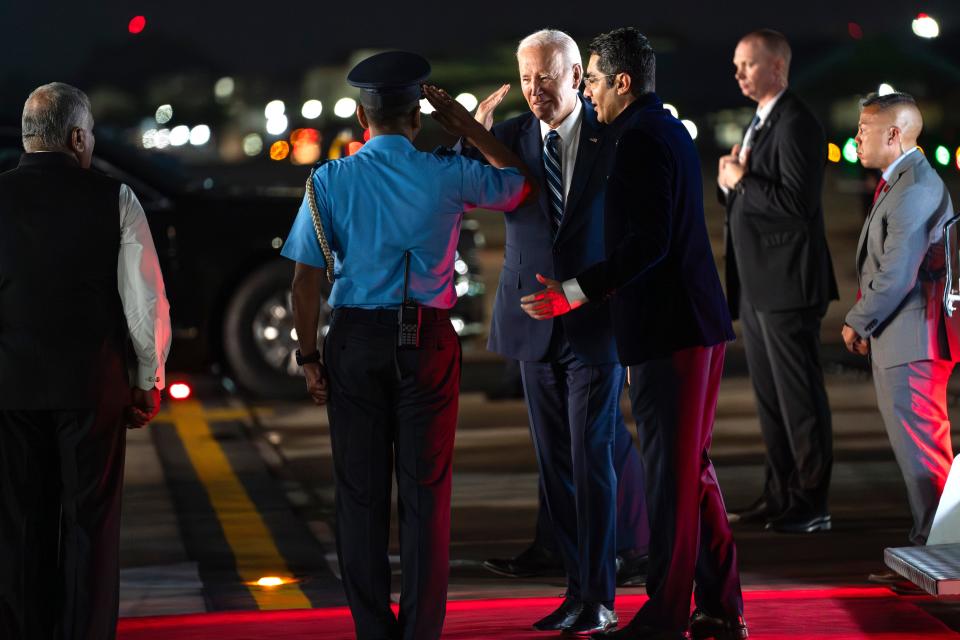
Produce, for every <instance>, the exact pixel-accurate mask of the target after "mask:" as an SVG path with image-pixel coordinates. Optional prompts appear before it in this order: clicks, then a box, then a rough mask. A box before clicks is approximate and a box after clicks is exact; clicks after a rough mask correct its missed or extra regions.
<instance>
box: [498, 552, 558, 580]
mask: <svg viewBox="0 0 960 640" xmlns="http://www.w3.org/2000/svg"><path fill="white" fill-rule="evenodd" d="M483 568H484V569H486V570H487V571H492V572H493V573H495V574H497V575H498V576H505V577H507V578H533V577H537V576H563V575H566V573H565V572H564V570H563V562H562V561H561V560H560V556H558V555H557V554H555V553H553V552H552V551H550V550H549V549H545V548H544V547H541V546H539V545H530V546H529V547H527V549H526V550H525V551H524V552H523V553H521V554H520V555H518V556H517V557H516V558H506V559H504V558H490V559H489V560H484V561H483Z"/></svg>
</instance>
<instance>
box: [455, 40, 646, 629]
mask: <svg viewBox="0 0 960 640" xmlns="http://www.w3.org/2000/svg"><path fill="white" fill-rule="evenodd" d="M517 62H518V66H519V71H520V84H521V89H522V91H523V96H524V98H525V99H526V101H527V104H528V105H529V107H530V113H527V114H524V115H521V116H518V117H516V118H512V119H510V120H507V121H505V122H502V123H499V124H498V125H497V126H496V127H492V125H493V110H494V108H495V107H496V106H497V104H499V103H500V101H501V100H502V99H503V97H504V96H505V95H506V92H507V90H508V89H509V85H504V86H503V87H501V89H500V90H499V91H497V92H495V93H494V94H493V95H491V96H490V97H489V98H488V99H487V100H484V102H483V103H482V104H481V105H480V107H479V108H478V110H477V114H476V118H477V119H478V120H479V121H480V122H482V123H484V125H485V126H486V127H488V128H490V127H492V129H493V133H494V135H495V136H496V137H497V138H499V139H500V140H502V141H503V142H504V143H505V144H506V145H507V146H508V147H510V148H511V149H513V150H514V151H515V152H516V153H517V155H518V156H520V157H521V159H523V161H524V162H525V163H526V164H527V165H528V166H529V167H531V170H532V171H533V172H534V174H535V177H536V178H537V180H538V181H539V183H540V193H541V195H540V199H539V201H538V202H534V203H532V204H530V205H528V206H525V207H521V208H519V209H517V210H516V211H512V212H510V213H508V214H507V215H506V216H505V218H504V219H505V222H506V247H505V254H504V264H503V271H502V274H501V277H500V283H499V286H498V288H497V297H496V302H495V303H494V311H493V321H492V325H491V329H490V342H489V348H490V349H491V350H492V351H495V352H497V353H500V354H502V355H504V356H506V357H510V358H514V359H516V360H519V361H520V366H521V373H522V378H523V385H524V391H525V395H526V401H527V409H528V413H529V416H530V425H531V431H532V435H533V440H534V447H535V450H536V454H537V462H538V465H539V468H540V482H541V489H542V494H543V499H544V501H545V502H546V507H547V512H548V514H549V520H550V524H549V528H550V529H551V531H552V534H553V535H554V536H555V538H556V541H557V546H558V548H559V552H560V556H561V558H562V560H563V565H564V571H565V573H566V578H567V591H566V594H565V598H564V600H563V602H562V603H561V605H560V606H559V607H558V608H557V609H556V610H555V611H554V612H552V613H550V614H549V615H546V616H545V617H543V618H542V619H540V620H538V621H537V622H535V623H534V625H533V626H534V628H535V629H537V630H540V631H566V632H568V633H576V634H582V635H588V634H591V633H595V632H598V631H603V630H608V629H611V628H613V627H615V626H616V614H615V613H614V611H613V600H614V592H615V589H616V553H617V551H620V553H621V554H622V555H623V556H625V560H626V561H627V562H628V563H629V562H636V560H638V559H640V558H642V557H643V556H644V555H645V554H646V546H647V540H648V537H649V531H648V527H647V524H646V513H645V508H644V504H643V501H642V497H641V496H642V491H641V490H640V483H641V475H642V469H641V465H640V460H639V456H638V455H637V453H636V450H635V449H634V447H633V441H632V439H631V437H630V434H629V432H627V430H626V426H625V425H624V423H623V417H622V415H621V414H620V411H619V400H620V395H621V393H622V390H623V381H624V372H623V368H622V367H621V366H620V365H619V364H618V363H617V356H616V348H615V345H614V342H613V335H612V331H611V324H610V312H609V307H608V305H607V304H606V303H605V302H603V301H598V302H597V303H596V304H591V305H588V306H587V307H585V308H584V310H583V313H582V315H577V316H575V317H574V316H571V317H565V318H560V319H558V320H557V321H555V322H549V323H542V322H537V321H535V320H532V319H531V318H529V317H528V316H527V315H526V314H525V313H524V312H523V310H522V309H521V306H520V299H521V297H523V296H524V295H527V294H529V293H532V292H533V291H535V290H537V289H538V288H540V286H541V285H540V283H539V282H538V280H537V274H538V273H539V274H546V275H548V276H550V277H556V278H567V277H571V276H573V275H575V274H576V273H579V272H580V271H581V270H583V269H584V268H586V267H588V266H589V265H591V264H593V263H594V262H597V261H598V260H601V259H602V258H603V197H604V176H605V175H606V169H607V164H608V159H607V155H606V154H605V151H604V149H603V137H602V130H601V127H600V125H599V124H598V122H597V119H596V116H595V115H594V112H593V108H592V107H591V105H590V104H589V103H588V102H587V101H586V100H584V99H583V98H582V97H581V96H580V94H579V87H580V83H581V81H582V77H583V65H582V62H581V58H580V52H579V49H578V48H577V45H576V43H575V42H574V41H573V39H572V38H571V37H570V36H569V35H567V34H565V33H563V32H561V31H556V30H550V29H547V30H542V31H538V32H536V33H533V34H531V35H529V36H527V37H526V38H524V39H523V40H521V42H520V44H519V46H518V47H517ZM466 152H467V153H469V150H468V151H466ZM618 476H620V478H621V479H624V493H623V495H622V497H621V499H620V500H619V505H618V499H617V493H618ZM618 519H619V520H620V521H621V523H622V524H620V525H618ZM539 528H540V532H539V534H540V535H538V538H541V539H542V538H543V537H545V536H543V531H542V530H543V528H544V527H543V526H542V524H541V526H540V527H539ZM522 556H523V554H521V557H518V558H517V559H515V560H513V561H501V560H488V561H487V563H486V566H487V567H488V568H490V569H491V570H495V571H497V572H499V573H507V574H509V573H508V572H509V571H512V570H514V569H515V568H518V567H517V565H519V564H520V562H518V561H522V560H524V558H523V557H522Z"/></svg>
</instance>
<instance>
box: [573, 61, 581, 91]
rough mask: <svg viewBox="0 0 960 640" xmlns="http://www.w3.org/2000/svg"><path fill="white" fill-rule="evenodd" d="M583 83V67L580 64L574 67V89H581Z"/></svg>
mask: <svg viewBox="0 0 960 640" xmlns="http://www.w3.org/2000/svg"><path fill="white" fill-rule="evenodd" d="M581 82H583V65H581V64H579V63H578V64H575V65H573V88H574V89H579V88H580V83H581Z"/></svg>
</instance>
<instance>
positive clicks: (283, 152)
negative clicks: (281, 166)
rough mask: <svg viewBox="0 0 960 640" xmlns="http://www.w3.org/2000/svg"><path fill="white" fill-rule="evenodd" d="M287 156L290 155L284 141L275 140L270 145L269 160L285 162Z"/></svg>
mask: <svg viewBox="0 0 960 640" xmlns="http://www.w3.org/2000/svg"><path fill="white" fill-rule="evenodd" d="M288 155H290V145H289V144H288V143H287V141H286V140H277V141H276V142H274V143H273V144H272V145H270V159H271V160H286V158H287V156H288Z"/></svg>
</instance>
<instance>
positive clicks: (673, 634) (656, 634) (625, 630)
mask: <svg viewBox="0 0 960 640" xmlns="http://www.w3.org/2000/svg"><path fill="white" fill-rule="evenodd" d="M689 637H690V636H688V635H687V634H686V632H684V631H664V630H663V629H657V628H654V627H650V626H647V625H645V624H640V623H639V622H638V621H637V619H636V618H634V619H633V620H632V621H631V622H630V624H628V625H627V626H625V627H622V628H620V629H617V630H616V631H607V632H606V633H598V634H596V635H594V636H592V639H591V640H599V639H603V640H688V639H689Z"/></svg>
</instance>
